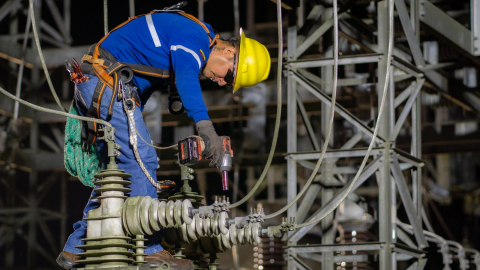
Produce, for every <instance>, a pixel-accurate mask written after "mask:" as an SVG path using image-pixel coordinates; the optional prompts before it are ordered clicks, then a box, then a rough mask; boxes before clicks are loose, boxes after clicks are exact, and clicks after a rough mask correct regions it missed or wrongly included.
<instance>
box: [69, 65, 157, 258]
mask: <svg viewBox="0 0 480 270" xmlns="http://www.w3.org/2000/svg"><path fill="white" fill-rule="evenodd" d="M87 76H88V77H89V80H88V81H86V82H84V83H81V84H78V85H76V89H75V101H76V105H77V109H78V111H79V114H80V115H86V114H87V108H88V106H90V104H91V102H92V95H93V91H94V90H95V86H96V85H97V83H98V78H97V77H96V76H93V75H87ZM112 93H113V90H112V89H111V88H108V87H107V88H106V89H105V90H104V94H103V98H102V101H101V105H100V117H101V118H102V119H103V120H107V121H108V122H110V123H111V124H112V126H113V127H114V128H115V129H116V132H115V136H116V137H117V139H116V140H115V142H116V143H117V144H119V145H120V147H121V148H120V150H119V151H120V153H121V155H120V156H119V157H117V163H118V167H119V169H120V170H124V171H125V172H126V173H129V174H131V175H132V177H131V178H130V181H131V182H132V184H131V185H130V186H129V188H130V189H131V190H132V191H131V192H130V193H129V194H126V195H127V196H130V197H136V196H150V197H152V198H157V190H156V188H155V187H154V186H153V185H152V184H151V183H150V182H149V181H148V179H147V177H146V176H145V174H144V173H143V171H142V169H141V168H140V165H139V164H138V163H137V161H136V159H135V156H134V153H133V148H132V146H130V143H129V139H128V138H129V137H128V136H129V133H128V122H127V115H126V113H125V111H124V110H123V103H122V101H117V98H115V101H114V105H113V106H114V109H113V115H112V116H111V117H108V118H107V115H108V106H109V103H110V99H111V97H112ZM135 124H136V128H137V130H138V133H139V134H140V136H142V138H143V139H144V140H145V141H146V142H150V141H151V138H150V134H149V133H148V130H147V127H146V126H145V122H144V121H143V116H142V112H141V111H140V108H139V107H136V108H135ZM96 144H97V148H98V152H99V155H100V159H101V160H102V162H103V164H106V163H105V161H108V158H107V145H106V143H105V142H104V141H101V140H99V141H97V142H96ZM138 152H139V154H140V157H141V158H142V161H143V163H144V165H145V167H146V168H147V170H148V172H149V173H150V175H151V176H152V177H153V179H155V180H156V178H157V177H156V170H157V166H158V161H157V153H156V152H155V149H154V148H153V147H152V146H149V145H147V144H145V143H144V142H143V141H142V140H141V139H140V138H138ZM99 195H100V194H97V193H96V192H95V189H93V191H92V194H91V196H90V199H89V200H88V202H87V206H85V210H83V217H84V218H85V217H87V213H88V211H90V210H92V209H95V208H98V207H99V206H100V202H99V201H98V200H97V199H96V197H97V196H99ZM73 228H74V230H75V231H74V232H73V233H72V234H71V235H70V236H69V238H68V240H67V243H66V244H65V248H64V249H63V250H64V251H67V252H70V253H73V254H76V253H80V252H83V250H81V249H78V248H75V246H79V245H84V241H82V240H81V239H82V238H85V237H86V229H87V222H86V221H85V220H83V219H82V220H80V221H78V222H76V223H75V224H73ZM162 237H163V232H157V233H155V234H153V235H151V236H147V239H148V242H147V246H148V248H147V249H146V250H145V253H146V254H148V255H150V254H153V253H157V252H159V251H162V250H163V247H162V246H161V245H160V244H159V243H160V241H161V240H162Z"/></svg>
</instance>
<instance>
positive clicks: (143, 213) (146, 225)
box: [138, 196, 154, 235]
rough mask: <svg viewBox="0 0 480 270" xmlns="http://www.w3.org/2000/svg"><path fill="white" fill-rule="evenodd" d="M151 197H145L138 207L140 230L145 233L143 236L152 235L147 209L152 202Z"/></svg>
mask: <svg viewBox="0 0 480 270" xmlns="http://www.w3.org/2000/svg"><path fill="white" fill-rule="evenodd" d="M152 200H153V199H152V197H149V196H145V197H144V199H143V201H142V203H141V204H140V207H139V209H138V210H139V215H140V223H141V225H142V229H143V231H144V232H145V233H144V234H148V235H152V234H153V232H154V231H153V230H152V229H151V228H150V222H149V218H148V208H149V207H150V203H151V202H152Z"/></svg>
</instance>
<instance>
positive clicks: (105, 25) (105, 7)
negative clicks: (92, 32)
mask: <svg viewBox="0 0 480 270" xmlns="http://www.w3.org/2000/svg"><path fill="white" fill-rule="evenodd" d="M107 4H108V3H107V0H103V31H104V32H105V35H107V34H108V5H107Z"/></svg>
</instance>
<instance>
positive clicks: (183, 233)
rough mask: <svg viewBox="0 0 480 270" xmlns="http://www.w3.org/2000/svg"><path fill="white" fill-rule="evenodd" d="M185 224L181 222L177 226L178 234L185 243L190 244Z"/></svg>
mask: <svg viewBox="0 0 480 270" xmlns="http://www.w3.org/2000/svg"><path fill="white" fill-rule="evenodd" d="M187 226H188V225H187V224H185V223H183V224H182V225H180V226H179V227H178V229H177V230H178V231H177V232H178V236H180V239H182V240H183V241H184V242H185V243H187V244H190V239H189V238H188V233H187Z"/></svg>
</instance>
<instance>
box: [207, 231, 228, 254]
mask: <svg viewBox="0 0 480 270" xmlns="http://www.w3.org/2000/svg"><path fill="white" fill-rule="evenodd" d="M210 239H211V240H212V243H213V246H214V247H215V249H216V250H218V251H220V252H224V251H225V249H224V248H223V244H222V235H213V236H212V238H210Z"/></svg>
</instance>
